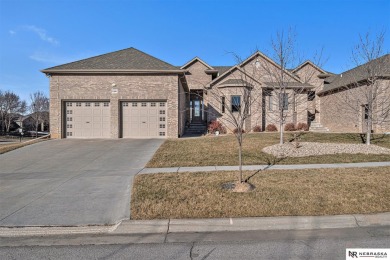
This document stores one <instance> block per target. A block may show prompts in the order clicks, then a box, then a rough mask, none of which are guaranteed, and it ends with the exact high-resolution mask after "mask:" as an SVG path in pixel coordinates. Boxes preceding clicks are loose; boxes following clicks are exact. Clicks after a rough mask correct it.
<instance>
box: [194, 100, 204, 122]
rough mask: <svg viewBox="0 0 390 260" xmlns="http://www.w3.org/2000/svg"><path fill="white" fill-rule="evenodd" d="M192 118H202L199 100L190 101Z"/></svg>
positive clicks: (197, 119)
mask: <svg viewBox="0 0 390 260" xmlns="http://www.w3.org/2000/svg"><path fill="white" fill-rule="evenodd" d="M192 115H193V116H192V120H193V121H201V120H202V108H201V102H200V100H194V101H192Z"/></svg>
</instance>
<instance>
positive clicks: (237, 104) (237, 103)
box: [232, 96, 241, 112]
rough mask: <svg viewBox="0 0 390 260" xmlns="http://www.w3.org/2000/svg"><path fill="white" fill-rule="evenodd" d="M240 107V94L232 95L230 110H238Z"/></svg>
mask: <svg viewBox="0 0 390 260" xmlns="http://www.w3.org/2000/svg"><path fill="white" fill-rule="evenodd" d="M240 109H241V96H232V112H238V111H240Z"/></svg>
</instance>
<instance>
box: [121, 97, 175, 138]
mask: <svg viewBox="0 0 390 260" xmlns="http://www.w3.org/2000/svg"><path fill="white" fill-rule="evenodd" d="M121 107H122V113H121V115H122V137H123V138H132V137H138V138H143V137H145V138H148V137H166V136H167V128H168V126H167V123H168V120H167V102H165V101H164V102H162V101H129V102H127V101H125V102H121Z"/></svg>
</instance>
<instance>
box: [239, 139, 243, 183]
mask: <svg viewBox="0 0 390 260" xmlns="http://www.w3.org/2000/svg"><path fill="white" fill-rule="evenodd" d="M238 171H239V176H238V181H239V182H240V183H242V179H243V178H242V143H240V144H239V145H238Z"/></svg>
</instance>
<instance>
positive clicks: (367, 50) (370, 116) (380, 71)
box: [348, 32, 390, 145]
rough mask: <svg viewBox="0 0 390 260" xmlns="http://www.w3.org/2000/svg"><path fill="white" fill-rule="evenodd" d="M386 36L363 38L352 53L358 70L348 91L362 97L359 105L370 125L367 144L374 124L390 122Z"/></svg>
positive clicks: (367, 131)
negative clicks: (384, 48)
mask: <svg viewBox="0 0 390 260" xmlns="http://www.w3.org/2000/svg"><path fill="white" fill-rule="evenodd" d="M384 39H385V33H384V32H381V33H379V34H378V35H377V36H375V37H374V39H372V37H371V35H370V33H366V34H365V36H361V35H360V36H359V43H358V44H357V45H356V47H355V49H354V50H353V52H352V59H353V61H354V63H355V65H356V66H359V68H358V69H357V70H355V71H354V74H353V78H354V82H353V83H352V84H351V85H350V86H348V90H350V91H356V92H358V93H356V94H354V95H358V96H359V97H358V100H359V101H358V102H359V103H361V104H362V109H363V110H364V111H363V117H364V121H365V124H366V129H365V130H366V144H367V145H370V143H371V132H372V130H373V125H374V124H382V123H385V122H389V120H390V83H389V81H388V80H387V81H384V79H385V78H386V77H388V76H389V72H390V68H389V64H390V62H389V60H390V59H389V57H388V56H387V57H382V58H381V56H383V55H384V50H383V47H384ZM362 109H359V111H362Z"/></svg>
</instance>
